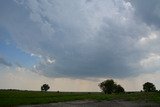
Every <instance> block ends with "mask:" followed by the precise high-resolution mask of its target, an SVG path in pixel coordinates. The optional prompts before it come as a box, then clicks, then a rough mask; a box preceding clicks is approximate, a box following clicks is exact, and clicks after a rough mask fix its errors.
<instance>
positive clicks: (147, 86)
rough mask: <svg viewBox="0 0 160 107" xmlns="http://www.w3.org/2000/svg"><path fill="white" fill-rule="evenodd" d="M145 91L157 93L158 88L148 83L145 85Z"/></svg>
mask: <svg viewBox="0 0 160 107" xmlns="http://www.w3.org/2000/svg"><path fill="white" fill-rule="evenodd" d="M143 90H144V91H145V92H155V91H156V87H155V85H154V84H153V83H150V82H146V83H144V84H143Z"/></svg>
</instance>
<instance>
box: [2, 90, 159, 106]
mask: <svg viewBox="0 0 160 107" xmlns="http://www.w3.org/2000/svg"><path fill="white" fill-rule="evenodd" d="M74 100H97V101H102V100H127V101H136V102H140V101H145V102H156V103H160V93H159V92H151V93H145V92H133V93H121V94H110V95H108V94H106V95H105V94H103V93H100V92H97V93H92V92H82V93H81V92H40V91H18V90H0V107H1V106H3V107H4V106H6V107H7V106H16V105H28V104H42V103H43V104H44V103H56V102H64V101H74Z"/></svg>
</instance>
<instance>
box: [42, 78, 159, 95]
mask: <svg viewBox="0 0 160 107" xmlns="http://www.w3.org/2000/svg"><path fill="white" fill-rule="evenodd" d="M98 86H99V87H100V89H101V90H102V92H104V93H105V94H112V93H124V92H125V90H124V88H123V87H122V86H121V85H120V84H116V83H115V82H114V80H113V79H109V80H105V81H103V82H101V83H100V84H99V85H98ZM49 89H50V86H49V85H48V84H43V85H42V86H41V91H47V90H49ZM143 91H144V92H156V91H157V90H156V87H155V85H154V84H153V83H150V82H146V83H144V84H143Z"/></svg>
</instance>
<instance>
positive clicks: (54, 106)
mask: <svg viewBox="0 0 160 107" xmlns="http://www.w3.org/2000/svg"><path fill="white" fill-rule="evenodd" d="M19 107H160V104H155V103H145V102H139V103H135V102H129V101H117V100H115V101H102V102H98V101H71V102H59V103H50V104H40V105H25V106H19Z"/></svg>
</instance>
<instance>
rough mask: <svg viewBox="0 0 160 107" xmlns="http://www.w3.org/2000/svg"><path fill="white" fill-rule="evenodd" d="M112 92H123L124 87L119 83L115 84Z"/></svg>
mask: <svg viewBox="0 0 160 107" xmlns="http://www.w3.org/2000/svg"><path fill="white" fill-rule="evenodd" d="M114 92H115V93H124V92H125V91H124V88H123V87H122V86H121V85H116V84H115V87H114Z"/></svg>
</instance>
